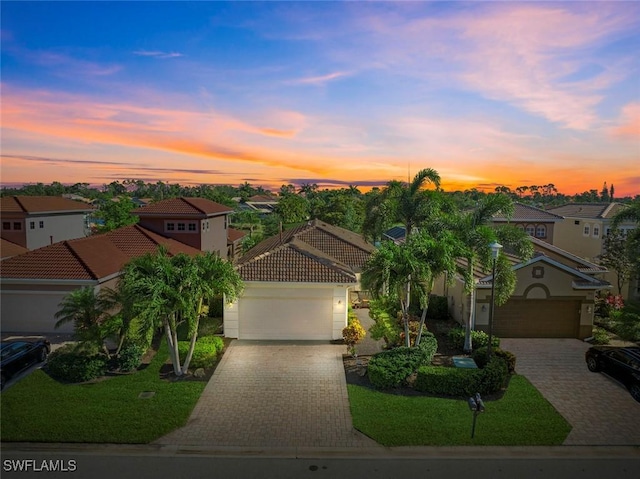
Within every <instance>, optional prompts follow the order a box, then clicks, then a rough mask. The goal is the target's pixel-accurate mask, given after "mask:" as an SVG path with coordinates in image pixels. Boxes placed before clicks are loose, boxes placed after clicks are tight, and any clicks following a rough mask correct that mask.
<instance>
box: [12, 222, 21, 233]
mask: <svg viewBox="0 0 640 479" xmlns="http://www.w3.org/2000/svg"><path fill="white" fill-rule="evenodd" d="M13 229H14V230H16V231H20V230H21V229H22V223H19V222H18V221H14V222H13Z"/></svg>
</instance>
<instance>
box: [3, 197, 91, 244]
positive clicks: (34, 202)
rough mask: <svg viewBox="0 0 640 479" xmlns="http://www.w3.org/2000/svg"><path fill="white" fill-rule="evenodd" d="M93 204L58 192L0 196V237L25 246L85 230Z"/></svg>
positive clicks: (78, 235) (77, 235)
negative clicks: (49, 194)
mask: <svg viewBox="0 0 640 479" xmlns="http://www.w3.org/2000/svg"><path fill="white" fill-rule="evenodd" d="M92 211H93V207H92V206H91V205H88V204H86V203H83V202H80V201H74V200H70V199H67V198H62V197H60V196H3V197H2V198H0V216H1V217H2V238H4V239H5V240H7V241H10V242H12V243H15V244H17V245H20V246H23V247H25V248H27V249H30V250H32V249H36V248H41V247H43V246H47V245H50V244H53V243H57V242H58V241H64V240H70V239H75V238H82V237H84V236H87V235H88V234H89V228H88V223H87V217H88V215H89V214H90V213H91V212H92Z"/></svg>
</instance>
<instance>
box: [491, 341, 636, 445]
mask: <svg viewBox="0 0 640 479" xmlns="http://www.w3.org/2000/svg"><path fill="white" fill-rule="evenodd" d="M500 347H501V348H502V349H505V350H507V351H511V352H513V353H514V354H515V355H516V357H517V362H516V372H518V373H519V374H522V375H523V376H526V377H527V378H528V379H529V381H531V383H532V384H533V385H534V386H535V387H536V388H537V389H538V390H539V391H540V392H541V393H542V394H543V395H544V397H545V398H546V399H547V400H548V401H549V402H550V403H551V404H552V405H553V406H554V407H555V408H556V410H557V411H558V412H559V413H560V414H562V415H563V416H564V418H565V419H566V420H567V421H568V422H569V423H570V424H571V425H572V426H573V429H572V430H571V432H570V433H569V435H568V436H567V439H566V440H565V442H564V444H565V445H640V403H638V402H636V401H634V400H633V398H632V397H631V395H630V394H629V392H628V391H627V390H626V388H624V387H623V386H622V385H620V384H619V383H618V382H616V381H615V380H613V379H611V378H609V377H608V376H605V375H604V374H601V373H597V374H594V373H592V372H590V371H589V370H588V369H587V366H586V364H585V361H584V353H585V351H586V350H587V349H588V348H589V344H587V343H584V342H582V341H579V340H577V339H502V341H501V345H500ZM523 413H525V414H532V415H535V413H536V412H535V411H523Z"/></svg>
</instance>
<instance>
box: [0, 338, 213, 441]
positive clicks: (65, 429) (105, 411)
mask: <svg viewBox="0 0 640 479" xmlns="http://www.w3.org/2000/svg"><path fill="white" fill-rule="evenodd" d="M167 357H168V352H167V348H166V344H165V343H164V342H162V346H161V347H160V350H159V352H158V354H156V356H155V357H154V359H153V361H152V362H151V364H150V365H149V366H148V367H147V368H146V369H144V370H141V371H139V372H137V373H135V374H131V375H126V376H117V377H111V378H108V379H106V380H104V381H101V382H97V383H94V384H81V385H80V384H66V385H65V384H60V383H58V382H57V381H55V380H53V379H51V378H50V377H49V376H48V375H47V374H45V373H44V372H42V371H40V370H37V371H34V372H33V373H32V374H30V375H29V376H27V377H25V378H24V379H22V380H21V381H19V382H18V383H17V384H15V385H14V386H12V387H11V388H9V389H8V390H6V391H5V392H3V393H2V394H1V395H0V398H1V399H0V402H1V409H2V423H1V425H0V433H1V439H2V441H28V442H87V443H91V442H99V443H148V442H151V441H153V440H154V439H157V438H159V437H161V436H163V435H164V434H167V433H169V432H171V431H172V430H174V429H176V428H178V427H180V426H183V425H184V424H185V423H186V421H187V419H188V417H189V414H190V413H191V411H192V410H193V408H194V406H195V404H196V402H197V401H198V398H199V397H200V394H201V393H202V390H203V389H204V387H205V386H206V383H205V382H200V381H178V382H167V381H164V380H161V379H160V378H159V370H160V367H161V366H162V364H163V363H164V362H165V360H166V359H167ZM143 391H154V392H155V396H154V397H152V398H149V399H139V398H138V395H139V394H140V393H141V392H143Z"/></svg>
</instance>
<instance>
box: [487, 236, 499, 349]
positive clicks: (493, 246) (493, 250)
mask: <svg viewBox="0 0 640 479" xmlns="http://www.w3.org/2000/svg"><path fill="white" fill-rule="evenodd" d="M489 248H491V258H492V259H493V268H492V272H491V303H489V344H488V345H487V361H490V360H491V352H492V351H491V350H492V349H493V345H492V344H491V343H492V342H493V310H494V309H495V304H494V303H495V292H496V260H497V259H498V255H499V254H500V250H501V249H502V245H501V244H500V243H498V242H497V241H494V242H493V243H491V244H490V245H489Z"/></svg>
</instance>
